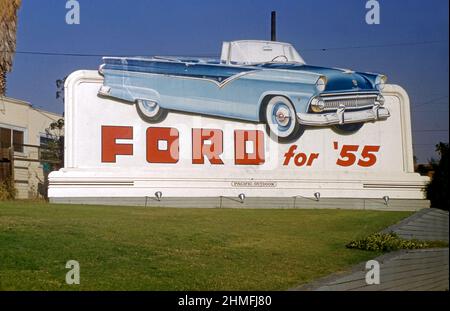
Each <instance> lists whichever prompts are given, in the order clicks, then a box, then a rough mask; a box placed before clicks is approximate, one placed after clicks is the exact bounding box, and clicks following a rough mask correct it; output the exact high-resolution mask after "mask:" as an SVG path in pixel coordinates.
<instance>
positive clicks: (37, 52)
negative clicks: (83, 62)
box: [2, 40, 448, 57]
mask: <svg viewBox="0 0 450 311" xmlns="http://www.w3.org/2000/svg"><path fill="white" fill-rule="evenodd" d="M438 43H448V40H436V41H419V42H403V43H388V44H373V45H354V46H342V47H325V48H309V49H302V50H301V51H330V50H350V49H369V48H385V47H399V46H414V45H428V44H438ZM2 53H14V52H13V51H2ZM15 53H16V54H24V55H38V56H39V55H40V56H65V57H102V56H105V55H108V56H135V55H137V54H133V55H131V54H128V55H126V54H109V53H101V54H98V53H73V52H50V51H22V50H17V51H16V52H15ZM155 54H164V55H166V56H179V55H170V54H165V53H144V55H155ZM180 54H182V53H180ZM194 54H195V55H196V56H200V57H217V54H202V53H198V54H197V53H189V54H188V56H189V55H194Z"/></svg>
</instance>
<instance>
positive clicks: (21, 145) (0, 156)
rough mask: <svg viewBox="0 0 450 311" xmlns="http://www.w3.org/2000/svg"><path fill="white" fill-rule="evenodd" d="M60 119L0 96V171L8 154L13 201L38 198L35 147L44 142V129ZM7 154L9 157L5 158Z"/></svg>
mask: <svg viewBox="0 0 450 311" xmlns="http://www.w3.org/2000/svg"><path fill="white" fill-rule="evenodd" d="M61 118H62V116H61V115H59V114H56V113H53V112H48V111H44V110H41V109H37V108H35V107H33V106H32V105H31V104H30V103H28V102H25V101H22V100H18V99H14V98H9V97H0V150H2V152H0V162H2V161H3V166H1V165H0V171H1V170H2V167H3V170H5V168H7V165H6V162H9V161H11V159H10V158H11V155H12V158H13V161H12V163H13V165H12V170H11V168H10V169H9V175H10V176H11V175H12V176H11V177H12V178H13V179H14V183H15V187H16V190H17V195H16V198H18V199H27V198H36V197H38V196H39V194H38V184H39V183H43V182H44V173H43V165H42V163H40V161H39V160H40V157H39V147H40V146H43V145H45V144H46V142H47V141H48V140H47V139H48V138H47V137H46V131H45V130H46V128H48V127H49V125H50V124H51V123H52V122H54V121H57V120H59V119H61ZM8 150H9V151H8ZM12 150H14V151H12ZM8 152H9V154H10V156H7V154H8ZM0 164H2V163H0ZM5 176H6V174H5V172H3V174H2V172H0V178H1V179H3V178H5Z"/></svg>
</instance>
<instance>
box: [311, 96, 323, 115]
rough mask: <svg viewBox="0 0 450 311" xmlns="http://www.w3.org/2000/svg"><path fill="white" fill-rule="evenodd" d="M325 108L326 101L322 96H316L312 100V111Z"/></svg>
mask: <svg viewBox="0 0 450 311" xmlns="http://www.w3.org/2000/svg"><path fill="white" fill-rule="evenodd" d="M324 109H325V102H324V101H323V100H322V99H321V98H320V97H316V98H314V99H313V100H312V101H311V110H312V111H314V112H322V111H323V110H324Z"/></svg>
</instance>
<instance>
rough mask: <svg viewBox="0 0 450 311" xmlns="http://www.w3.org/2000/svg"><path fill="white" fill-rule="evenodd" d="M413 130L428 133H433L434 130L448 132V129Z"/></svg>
mask: <svg viewBox="0 0 450 311" xmlns="http://www.w3.org/2000/svg"><path fill="white" fill-rule="evenodd" d="M413 132H430V133H434V132H442V133H445V132H448V130H413Z"/></svg>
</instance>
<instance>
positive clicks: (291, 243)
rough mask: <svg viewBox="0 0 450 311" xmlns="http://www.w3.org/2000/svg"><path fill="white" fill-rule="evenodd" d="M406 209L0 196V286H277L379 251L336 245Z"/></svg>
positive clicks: (377, 227)
mask: <svg viewBox="0 0 450 311" xmlns="http://www.w3.org/2000/svg"><path fill="white" fill-rule="evenodd" d="M410 214H411V213H408V212H379V211H350V210H262V209H259V210H250V209H243V210H239V209H175V208H174V209H172V208H170V209H169V208H143V207H106V206H87V205H60V204H58V205H51V204H46V203H36V202H20V201H16V202H0V290H285V289H288V288H290V287H293V286H296V285H298V284H300V283H305V282H309V281H311V280H313V279H316V278H318V277H321V276H324V275H327V274H329V273H332V272H336V271H340V270H343V269H345V268H348V267H349V266H351V265H353V264H356V263H358V262H361V261H364V260H368V259H370V258H373V257H375V256H377V255H379V253H376V252H369V251H361V250H351V249H346V248H345V244H346V243H347V242H349V241H350V240H352V239H356V238H360V237H363V236H366V235H368V234H370V233H373V232H376V231H379V230H381V229H382V228H385V227H386V226H389V225H391V224H393V223H395V222H397V221H399V220H401V219H402V218H404V217H407V216H409V215H410ZM71 259H74V260H77V261H78V262H79V263H80V270H81V284H80V285H66V284H65V275H66V272H67V271H68V269H66V268H65V264H66V262H67V261H68V260H71Z"/></svg>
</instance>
